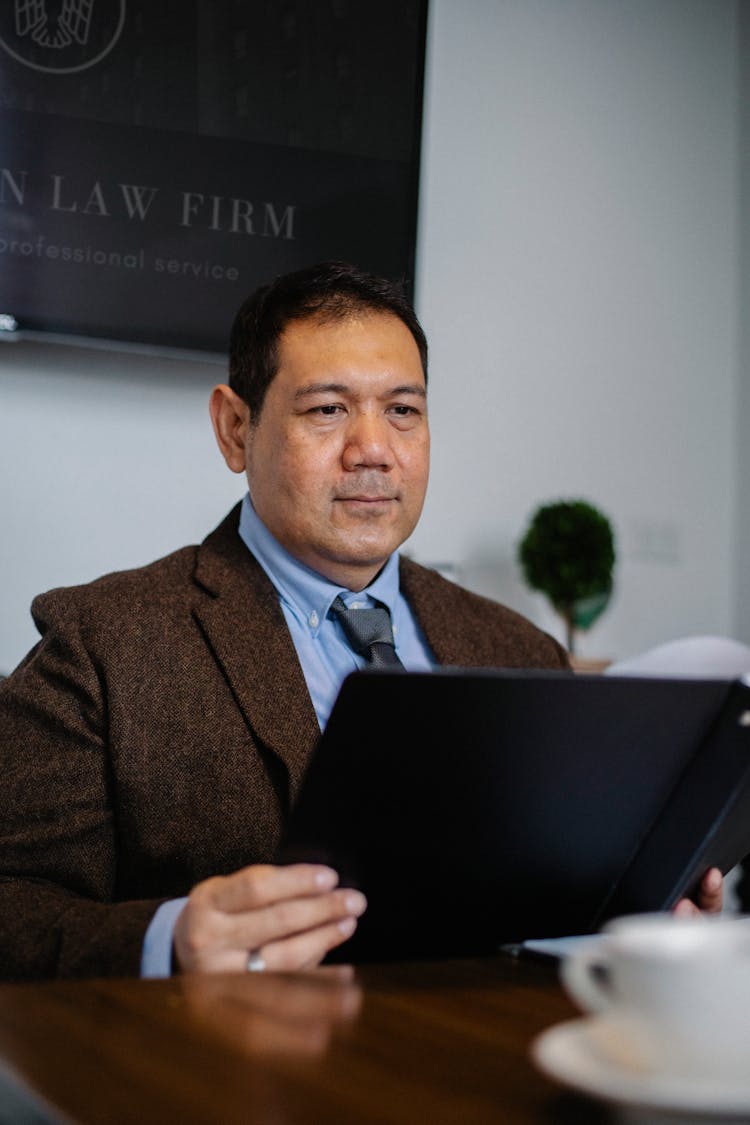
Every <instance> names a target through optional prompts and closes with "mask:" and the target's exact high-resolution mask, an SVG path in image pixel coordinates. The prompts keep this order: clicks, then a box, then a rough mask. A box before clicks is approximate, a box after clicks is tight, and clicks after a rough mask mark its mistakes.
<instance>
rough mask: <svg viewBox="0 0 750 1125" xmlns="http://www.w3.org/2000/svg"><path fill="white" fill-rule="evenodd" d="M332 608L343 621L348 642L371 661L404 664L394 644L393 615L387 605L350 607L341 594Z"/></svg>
mask: <svg viewBox="0 0 750 1125" xmlns="http://www.w3.org/2000/svg"><path fill="white" fill-rule="evenodd" d="M331 608H332V610H333V612H334V614H335V615H336V617H337V618H338V620H339V621H340V622H341V628H342V629H343V630H344V635H345V636H346V639H347V640H348V642H349V644H350V645H351V646H352V648H353V649H354V651H355V652H358V653H359V654H360V655H361V656H364V657H365V658H366V659H367V660H368V661H369V662H370V664H375V665H384V664H392V665H399V664H400V663H401V661H400V660H399V658H398V657H397V656H396V650H395V648H394V645H393V628H392V627H391V615H390V612H389V611H388V609H387V608H386V607H385V606H376V607H374V608H372V609H347V608H346V606H345V605H344V602H343V599H342V598H341V596H340V595H339V597H337V598H336V600H335V601H334V603H333V605H332V607H331Z"/></svg>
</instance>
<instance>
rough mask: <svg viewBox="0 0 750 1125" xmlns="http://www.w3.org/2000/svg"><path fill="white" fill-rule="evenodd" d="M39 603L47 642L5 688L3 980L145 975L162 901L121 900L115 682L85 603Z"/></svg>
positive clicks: (1, 756)
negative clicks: (111, 723) (99, 658)
mask: <svg viewBox="0 0 750 1125" xmlns="http://www.w3.org/2000/svg"><path fill="white" fill-rule="evenodd" d="M64 601H65V599H61V598H60V597H58V598H57V599H55V598H52V599H41V601H40V599H37V601H36V602H35V603H34V610H35V611H36V612H35V619H36V621H37V625H38V626H39V629H40V632H41V633H42V639H41V641H40V642H39V643H38V644H37V646H36V647H35V648H34V649H33V650H32V651H31V653H30V654H29V655H28V656H27V657H26V659H25V660H24V661H23V663H22V664H21V665H20V666H19V667H18V668H17V669H16V671H15V672H14V673H13V674H12V675H11V676H10V677H9V678H8V679H7V680H5V681H4V682H3V683H2V685H0V761H1V763H2V785H0V975H2V977H4V978H5V979H10V980H26V979H35V978H42V977H51V976H60V977H77V976H105V975H113V976H114V975H130V976H132V975H137V974H138V971H139V964H140V956H141V946H142V942H143V937H144V934H145V931H146V929H147V928H148V925H149V922H150V920H151V918H152V916H153V914H154V912H155V910H156V909H157V907H158V906H159V903H160V902H161V901H162V900H142V901H117V860H116V857H117V823H116V813H115V803H114V796H113V785H112V768H111V762H110V759H109V749H108V716H107V691H106V677H105V675H104V671H103V669H102V668H101V667H98V666H97V662H96V659H95V658H94V657H93V656H92V654H91V652H90V651H89V649H88V647H87V644H86V638H85V635H84V633H85V631H84V630H83V629H82V628H81V626H80V622H79V621H78V619H77V613H76V605H75V599H71V601H70V602H69V603H67V604H61V603H64Z"/></svg>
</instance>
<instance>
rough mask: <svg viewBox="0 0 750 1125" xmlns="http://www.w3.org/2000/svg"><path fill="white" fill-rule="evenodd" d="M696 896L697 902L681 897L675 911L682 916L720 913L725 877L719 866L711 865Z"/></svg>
mask: <svg viewBox="0 0 750 1125" xmlns="http://www.w3.org/2000/svg"><path fill="white" fill-rule="evenodd" d="M695 898H696V901H695V902H693V900H692V899H689V898H681V899H680V901H679V902H678V903H677V906H675V908H674V913H675V914H676V915H678V917H680V918H690V917H694V916H696V915H699V914H719V913H720V911H721V907H722V904H723V902H724V879H723V877H722V874H721V871H719V869H718V867H711V868H710V869H709V870H708V871H707V872H706V874H705V875H704V876H703V878H702V879H701V882H700V887H699V888H698V892H697V894H696V896H695Z"/></svg>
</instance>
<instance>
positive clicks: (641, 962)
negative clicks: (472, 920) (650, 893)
mask: <svg viewBox="0 0 750 1125" xmlns="http://www.w3.org/2000/svg"><path fill="white" fill-rule="evenodd" d="M604 934H605V935H606V936H605V937H604V938H598V939H594V940H593V941H592V942H591V943H590V944H584V945H582V946H580V947H579V948H578V949H577V950H576V949H574V951H573V952H572V953H571V954H570V955H569V956H568V957H567V958H566V959H565V960H564V961H563V963H562V966H561V977H562V982H563V985H564V987H565V988H566V990H567V992H568V993H569V994H570V996H571V997H572V998H573V1000H575V1001H576V1002H577V1003H578V1004H579V1006H580V1007H581V1008H582V1009H583V1010H584V1011H585V1012H590V1013H598V1014H600V1015H602V1016H603V1017H604V1018H606V1020H607V1021H608V1023H609V1024H611V1026H612V1028H613V1030H614V1031H615V1032H616V1033H617V1035H618V1036H619V1037H620V1041H621V1042H622V1043H626V1044H627V1054H628V1058H629V1059H630V1061H632V1062H633V1063H634V1064H635V1065H638V1066H640V1067H645V1068H647V1069H649V1070H652V1071H654V1072H659V1073H663V1074H675V1075H678V1074H681V1075H684V1074H686V1073H689V1074H690V1076H691V1078H693V1079H694V1080H700V1079H701V1078H706V1079H710V1080H714V1079H723V1080H735V1081H737V1080H745V1081H749V1082H750V920H745V919H738V918H728V917H708V916H702V917H699V918H677V917H673V916H671V915H668V914H641V915H632V916H630V917H627V918H618V919H615V920H614V921H612V922H609V923H608V924H607V925H606V926H605V927H604Z"/></svg>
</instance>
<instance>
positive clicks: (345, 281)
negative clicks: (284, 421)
mask: <svg viewBox="0 0 750 1125" xmlns="http://www.w3.org/2000/svg"><path fill="white" fill-rule="evenodd" d="M360 312H375V313H390V314H391V315H392V316H397V317H398V318H399V320H401V321H403V323H404V324H405V325H406V327H407V328H408V329H409V331H410V332H411V334H412V336H413V337H414V340H415V342H416V345H417V348H418V349H419V355H420V358H421V360H422V370H423V371H424V376H425V380H426V379H427V340H426V338H425V334H424V332H423V331H422V326H421V325H420V323H419V321H418V320H417V316H416V313H415V312H414V309H413V308H412V306H411V304H410V302H409V301H408V300H407V298H406V295H405V294H404V292H403V290H402V289H401V288H400V286H398V285H396V284H394V282H392V281H387V280H386V279H385V278H382V277H374V276H373V275H372V274H368V273H364V272H363V271H362V270H359V269H357V268H356V267H355V266H350V265H347V264H346V263H345V262H321V263H320V264H319V265H316V266H310V267H309V268H307V269H303V270H297V271H296V272H295V273H288V274H285V275H284V276H283V277H277V278H276V280H275V281H272V282H271V283H270V284H269V285H263V286H261V288H260V289H256V290H255V292H254V293H251V294H250V296H249V297H248V298H247V300H246V301H245V302H244V303H243V304H242V305H241V307H240V309H239V312H238V313H237V315H236V317H235V318H234V324H233V325H232V331H231V334H230V337H229V385H230V387H231V388H232V390H233V391H234V392H235V393H236V394H238V395H239V396H240V398H241V399H243V400H244V401H245V402H246V403H247V405H248V406H249V407H250V414H251V417H252V418H254V419H256V418H258V416H259V415H260V411H261V408H262V406H263V401H264V399H265V396H266V391H267V390H268V388H269V386H270V385H271V382H272V380H273V378H274V376H275V375H276V372H277V369H278V345H279V340H280V338H281V334H282V333H283V331H284V329H285V328H286V327H287V325H288V324H290V323H291V322H292V321H295V320H308V319H309V320H319V321H320V322H321V323H325V322H327V321H333V320H340V319H344V318H346V317H347V316H352V315H354V314H356V313H360Z"/></svg>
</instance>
